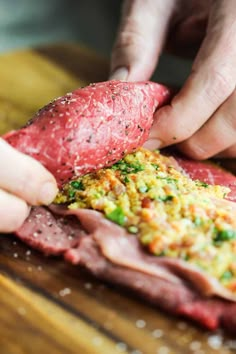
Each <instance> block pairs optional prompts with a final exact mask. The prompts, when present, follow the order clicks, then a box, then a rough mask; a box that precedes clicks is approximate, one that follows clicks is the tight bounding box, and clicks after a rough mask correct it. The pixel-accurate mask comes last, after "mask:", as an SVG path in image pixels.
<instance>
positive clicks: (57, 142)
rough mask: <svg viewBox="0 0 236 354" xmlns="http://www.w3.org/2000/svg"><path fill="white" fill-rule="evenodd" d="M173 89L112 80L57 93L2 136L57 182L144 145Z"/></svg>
mask: <svg viewBox="0 0 236 354" xmlns="http://www.w3.org/2000/svg"><path fill="white" fill-rule="evenodd" d="M169 97H170V90H169V89H167V88H166V87H165V86H162V85H159V84H157V83H152V82H139V83H131V82H121V81H109V82H102V83H97V84H92V85H90V86H87V87H85V88H81V89H78V90H75V91H74V92H72V93H68V94H67V95H66V96H64V97H61V98H57V99H56V100H54V101H53V102H51V103H49V104H48V105H47V106H46V107H44V108H43V109H41V110H40V111H39V112H38V113H37V114H36V115H35V116H34V117H33V118H32V120H31V121H30V122H29V123H28V124H27V126H26V127H24V128H22V129H20V130H18V131H12V132H10V133H7V134H6V135H5V136H4V139H5V140H6V141H7V142H8V143H9V144H10V145H12V146H13V147H15V148H16V149H17V150H19V151H21V152H23V153H25V154H28V155H30V156H32V157H34V158H35V159H36V160H38V161H40V162H41V163H42V164H43V165H44V166H45V167H46V168H47V169H48V170H49V171H51V172H52V174H53V175H54V176H55V178H56V180H57V182H58V184H59V185H62V184H63V183H65V182H67V181H68V180H70V179H71V178H72V177H74V176H80V175H83V174H85V173H88V172H91V171H93V170H94V169H98V168H102V167H104V166H109V165H111V164H113V163H115V162H116V161H118V160H120V159H121V158H122V157H123V156H124V154H126V153H130V152H132V151H134V150H135V149H137V148H138V147H140V146H142V145H143V143H144V142H145V140H146V139H147V137H148V133H149V130H150V128H151V125H152V122H153V113H154V111H155V110H156V109H157V107H159V106H161V105H163V104H164V103H166V102H167V101H168V99H169Z"/></svg>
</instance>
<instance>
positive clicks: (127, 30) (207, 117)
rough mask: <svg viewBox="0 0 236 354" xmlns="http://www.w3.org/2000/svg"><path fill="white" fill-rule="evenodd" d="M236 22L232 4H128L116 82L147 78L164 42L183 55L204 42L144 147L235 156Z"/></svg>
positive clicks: (184, 0)
mask: <svg viewBox="0 0 236 354" xmlns="http://www.w3.org/2000/svg"><path fill="white" fill-rule="evenodd" d="M235 18H236V6H235V0H214V1H210V0H165V1H163V0H146V1H143V0H133V1H132V0H127V1H125V3H124V8H123V15H122V20H121V26H120V31H119V33H118V37H117V41H116V43H115V46H114V50H113V54H112V61H111V72H112V75H111V77H112V78H113V79H115V78H116V79H123V80H131V81H139V80H147V79H149V78H150V77H151V75H152V73H153V71H154V69H155V66H156V65H157V62H158V58H159V56H160V54H161V51H162V49H163V46H164V44H165V46H166V49H168V50H169V51H172V52H175V53H176V52H177V54H180V53H182V55H188V54H189V52H193V49H195V50H196V49H198V48H199V45H200V44H201V46H200V49H199V50H198V53H197V55H196V57H195V60H194V62H193V66H192V72H191V74H190V76H189V77H188V79H187V80H186V82H185V84H184V86H183V87H182V89H181V90H180V91H179V93H178V94H177V95H176V96H175V97H174V99H173V100H172V102H171V104H170V105H167V106H165V107H163V108H161V109H160V110H158V111H157V113H156V114H155V121H154V125H153V128H152V130H151V133H150V136H149V140H148V141H147V143H146V144H145V146H146V147H149V148H151V149H154V148H160V147H164V146H167V145H170V144H176V143H177V146H178V148H179V149H180V150H182V151H183V152H184V153H186V154H187V155H189V156H190V157H192V158H195V159H206V158H208V157H212V156H214V155H218V156H220V157H236V92H235V83H236V80H235V79H236V59H235V58H236V41H235V38H236V21H235ZM176 49H177V50H176ZM176 70H178V68H176Z"/></svg>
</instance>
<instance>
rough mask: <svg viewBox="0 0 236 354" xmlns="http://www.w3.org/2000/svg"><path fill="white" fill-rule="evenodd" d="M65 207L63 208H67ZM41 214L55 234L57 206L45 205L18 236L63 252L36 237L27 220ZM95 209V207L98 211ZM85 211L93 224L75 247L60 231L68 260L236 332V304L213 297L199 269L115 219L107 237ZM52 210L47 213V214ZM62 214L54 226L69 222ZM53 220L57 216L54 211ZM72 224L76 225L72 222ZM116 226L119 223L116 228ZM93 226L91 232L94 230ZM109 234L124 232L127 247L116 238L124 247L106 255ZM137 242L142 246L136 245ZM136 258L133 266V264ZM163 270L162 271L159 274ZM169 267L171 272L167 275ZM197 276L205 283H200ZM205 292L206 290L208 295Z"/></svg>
mask: <svg viewBox="0 0 236 354" xmlns="http://www.w3.org/2000/svg"><path fill="white" fill-rule="evenodd" d="M60 212H62V210H61V211H60ZM38 213H41V215H43V216H42V218H41V226H42V224H45V227H44V229H45V235H46V234H48V233H49V234H50V232H51V230H50V226H49V225H48V213H52V211H50V210H48V209H45V213H43V212H42V208H40V207H36V208H35V209H34V214H33V216H32V215H31V216H30V217H29V218H28V220H27V221H26V223H25V227H24V228H21V229H20V230H18V232H17V235H18V237H19V238H20V239H21V240H23V241H24V242H25V243H27V244H29V245H33V247H34V248H36V249H39V250H41V251H43V252H44V253H46V254H49V253H51V254H58V248H55V249H50V248H49V247H54V244H53V243H52V244H49V245H48V244H47V243H45V242H44V239H43V238H42V240H41V242H38V243H37V242H35V241H32V240H34V238H33V235H32V232H34V231H35V230H36V229H37V227H36V224H35V229H34V228H32V226H31V230H29V228H28V227H27V224H28V223H30V224H31V225H34V223H32V220H33V218H35V217H36V215H38ZM54 213H55V209H54ZM76 213H77V214H78V211H76ZM86 213H89V214H88V217H86ZM92 213H94V212H93V211H92ZM95 213H97V212H95ZM82 214H83V215H82ZM82 214H81V215H82V216H81V224H82V225H83V226H86V224H87V230H86V231H87V232H86V234H85V233H83V232H82V233H81V230H80V229H79V230H80V231H79V232H78V234H77V238H76V240H75V242H74V244H73V245H72V244H71V245H70V246H69V245H68V238H67V237H68V234H66V233H64V232H61V233H60V238H64V241H63V240H62V239H60V243H61V244H62V245H65V247H64V250H62V247H60V252H59V253H62V254H63V255H64V258H65V259H66V260H67V261H69V262H71V263H73V264H79V265H81V266H83V267H85V268H86V269H87V270H88V271H89V272H90V273H92V274H93V275H95V276H96V277H99V278H100V279H103V280H105V281H108V282H110V283H112V284H118V285H121V286H124V287H126V288H127V289H129V290H132V291H134V292H135V294H136V295H137V296H139V297H141V298H144V299H145V300H146V301H149V302H151V303H153V304H155V305H157V306H158V307H160V308H163V309H164V310H166V311H168V312H171V313H173V314H177V315H183V316H185V317H188V318H190V319H192V320H194V321H195V322H197V323H200V324H201V325H202V326H204V327H206V328H208V329H216V328H218V327H219V326H223V327H224V328H227V330H229V331H231V332H233V333H234V334H236V326H234V327H231V326H229V323H231V324H233V323H235V314H236V303H235V302H233V301H227V300H225V299H223V298H220V297H215V296H210V297H209V289H207V288H206V284H205V282H206V278H205V279H204V282H203V278H202V277H200V276H198V274H197V273H195V275H197V276H196V279H195V281H194V279H192V276H186V274H185V273H184V271H185V270H186V271H187V272H188V269H187V264H186V269H183V268H182V269H181V267H180V266H179V263H178V261H177V262H176V263H175V262H174V260H172V259H171V260H169V259H168V258H165V257H160V258H156V257H155V256H152V255H149V254H146V253H145V252H144V250H143V249H142V248H141V247H139V246H138V240H137V239H136V240H135V237H134V236H133V235H130V236H123V237H122V236H121V234H120V233H119V234H118V236H117V235H116V233H115V231H116V228H119V227H118V226H117V225H114V224H113V223H112V222H110V221H107V222H108V223H109V224H110V225H109V226H110V227H111V228H112V230H113V232H112V234H109V235H105V237H104V229H102V232H103V234H100V233H99V232H98V230H99V226H98V225H97V224H98V219H97V218H94V216H93V218H94V220H93V221H91V210H82ZM46 215H47V217H45V216H46ZM61 217H62V216H61V215H60V216H59V217H56V218H55V217H54V226H55V224H56V226H57V227H59V228H63V227H64V224H63V222H61V219H60V218H61ZM67 217H68V216H65V218H67ZM44 218H45V219H44ZM99 218H100V216H99ZM86 219H87V222H86ZM29 220H31V221H29ZM50 220H53V216H52V217H51V218H50ZM91 224H92V225H91ZM88 225H89V226H88ZM70 226H71V227H72V225H71V224H70ZM113 226H115V228H114V229H113ZM76 227H77V230H78V225H76ZM80 227H81V226H80ZM89 231H90V232H91V233H88V232H89ZM93 231H94V232H95V234H94V233H93ZM40 235H42V234H40ZM108 237H110V238H113V239H114V238H116V237H118V238H119V237H121V239H123V240H124V245H125V249H122V247H121V246H122V240H120V241H119V242H118V243H116V247H117V246H119V247H120V253H117V252H118V251H117V250H116V252H115V256H114V253H113V254H112V255H111V256H109V257H107V256H106V254H107V252H109V247H108V250H107V249H106V241H107V239H108ZM127 237H128V239H129V240H130V243H129V245H127ZM39 238H40V236H39ZM124 238H125V239H124ZM135 241H136V246H135V247H134V243H135ZM64 242H65V243H64ZM104 243H105V244H104ZM127 246H128V248H127ZM44 247H45V248H44ZM131 248H133V249H131ZM130 249H131V256H132V258H131V259H129V264H128V265H126V263H125V261H126V260H127V256H128V255H129V254H130V252H129V251H130ZM134 250H136V252H134ZM55 251H56V252H55ZM117 255H118V256H121V257H122V256H123V257H124V258H123V260H119V259H118V260H116V259H114V257H116V256H117ZM134 257H135V258H134ZM136 259H138V262H139V265H138V267H137V266H136V265H135V261H136ZM140 260H141V261H142V260H143V261H144V262H145V265H146V268H145V269H144V270H142V269H141V268H140V264H142V263H140ZM132 261H133V265H132V266H130V264H131V263H132ZM150 265H151V267H150V268H149V269H148V266H150ZM153 266H155V267H156V271H155V272H153ZM159 270H160V273H158V271H159ZM164 272H165V277H163V275H164ZM195 272H196V270H195ZM190 273H191V275H193V273H192V270H190ZM176 277H178V278H177V279H178V282H177V283H176V281H175V279H176ZM203 277H204V275H203ZM196 281H197V282H200V283H198V284H196ZM201 283H204V284H203V285H204V288H203V289H201V286H199V285H201ZM213 285H214V284H213ZM209 287H212V284H211V282H209ZM206 290H207V291H206ZM205 291H206V293H205V294H204V292H205Z"/></svg>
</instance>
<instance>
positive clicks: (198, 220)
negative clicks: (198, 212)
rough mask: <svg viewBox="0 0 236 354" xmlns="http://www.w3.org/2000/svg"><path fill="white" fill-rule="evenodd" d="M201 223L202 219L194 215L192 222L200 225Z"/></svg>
mask: <svg viewBox="0 0 236 354" xmlns="http://www.w3.org/2000/svg"><path fill="white" fill-rule="evenodd" d="M202 223H203V220H202V219H201V218H200V217H199V216H196V217H195V220H194V224H195V225H196V226H201V225H202Z"/></svg>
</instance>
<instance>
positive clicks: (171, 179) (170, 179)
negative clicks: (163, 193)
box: [156, 176, 177, 183]
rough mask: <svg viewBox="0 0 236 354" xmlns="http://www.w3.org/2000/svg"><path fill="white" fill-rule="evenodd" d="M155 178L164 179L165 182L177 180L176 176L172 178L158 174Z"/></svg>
mask: <svg viewBox="0 0 236 354" xmlns="http://www.w3.org/2000/svg"><path fill="white" fill-rule="evenodd" d="M156 178H157V179H163V180H166V182H167V183H173V182H177V179H176V178H172V177H160V176H156Z"/></svg>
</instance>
